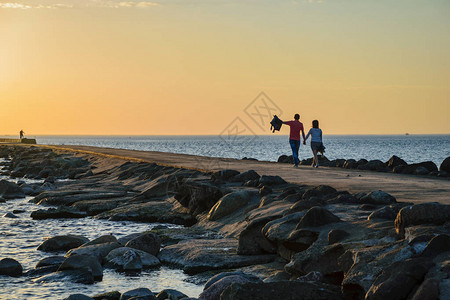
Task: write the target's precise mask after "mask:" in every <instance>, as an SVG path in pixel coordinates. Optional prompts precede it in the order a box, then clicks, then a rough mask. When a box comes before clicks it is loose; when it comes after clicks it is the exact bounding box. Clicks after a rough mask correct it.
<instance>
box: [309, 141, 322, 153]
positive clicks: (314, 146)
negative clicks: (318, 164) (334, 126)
mask: <svg viewBox="0 0 450 300" xmlns="http://www.w3.org/2000/svg"><path fill="white" fill-rule="evenodd" d="M320 145H322V143H321V142H311V149H312V150H313V151H318V150H319V148H320Z"/></svg>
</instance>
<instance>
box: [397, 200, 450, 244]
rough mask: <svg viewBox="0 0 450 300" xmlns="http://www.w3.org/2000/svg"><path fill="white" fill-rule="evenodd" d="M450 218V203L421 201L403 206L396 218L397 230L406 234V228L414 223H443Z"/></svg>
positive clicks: (401, 234)
mask: <svg viewBox="0 0 450 300" xmlns="http://www.w3.org/2000/svg"><path fill="white" fill-rule="evenodd" d="M449 220H450V205H444V204H440V203H436V202H431V203H421V204H416V205H411V206H407V207H404V208H402V209H401V210H400V211H399V212H398V214H397V217H396V219H395V230H396V232H397V234H398V235H399V236H400V237H404V236H405V228H406V227H409V226H413V225H421V224H433V225H442V224H444V223H445V222H448V221H449Z"/></svg>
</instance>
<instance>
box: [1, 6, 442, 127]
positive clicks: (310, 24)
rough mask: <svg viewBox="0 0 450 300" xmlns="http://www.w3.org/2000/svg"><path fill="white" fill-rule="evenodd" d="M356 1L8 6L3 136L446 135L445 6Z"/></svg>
mask: <svg viewBox="0 0 450 300" xmlns="http://www.w3.org/2000/svg"><path fill="white" fill-rule="evenodd" d="M355 2H356V1H350V0H348V1H331V0H323V1H312V0H310V1H269V0H262V1H253V0H244V1H221V0H211V1H204V0H199V1H193V0H186V1H156V2H149V1H125V2H124V1H114V0H97V1H92V0H77V1H74V0H60V1H57V0H27V1H25V0H21V1H19V0H7V1H3V0H0V120H1V122H0V134H17V132H18V131H19V130H20V129H23V130H24V131H25V132H26V133H27V134H29V135H39V134H126V135H130V134H138V135H152V134H220V133H221V132H222V131H223V130H224V129H226V128H227V126H228V125H229V124H230V123H231V122H232V121H233V120H235V118H236V117H239V118H240V120H241V121H242V122H243V124H246V126H247V127H248V128H249V129H250V130H251V131H254V132H255V133H258V134H263V133H267V134H268V133H269V131H268V128H269V126H267V128H265V127H264V126H263V128H260V127H259V126H258V125H257V124H256V123H254V121H253V120H252V119H251V118H250V117H249V116H248V115H247V114H246V113H245V111H244V110H245V108H246V107H247V106H248V105H249V104H250V103H251V102H252V101H253V100H254V99H255V97H257V96H258V95H259V94H260V92H265V93H266V94H267V95H268V96H269V97H270V98H271V99H272V100H273V102H274V103H275V104H276V106H278V107H279V109H280V110H281V111H282V114H281V117H282V119H291V118H292V116H293V114H294V113H297V112H298V113H300V114H301V116H302V121H303V122H304V123H305V124H306V127H309V126H310V123H311V120H313V119H319V120H320V123H321V127H322V129H323V130H324V132H325V133H328V134H403V133H405V132H409V133H412V134H427V133H430V134H431V133H445V134H450V121H449V117H448V115H449V112H450V98H449V96H450V55H448V53H450V34H449V32H450V2H449V1H439V0H436V1H419V0H410V1H406V0H404V1H403V0H399V1H383V0H382V1H376V3H375V2H374V1H357V3H355ZM273 112H275V113H277V111H271V112H270V113H273ZM263 121H264V122H266V123H267V122H268V121H270V117H269V114H268V115H267V116H265V119H264V120H263ZM283 133H287V131H283Z"/></svg>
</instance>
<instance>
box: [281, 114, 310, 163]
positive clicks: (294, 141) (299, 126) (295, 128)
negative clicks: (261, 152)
mask: <svg viewBox="0 0 450 300" xmlns="http://www.w3.org/2000/svg"><path fill="white" fill-rule="evenodd" d="M299 120H300V115H299V114H295V116H294V120H293V121H287V122H283V124H286V125H289V127H290V128H291V131H290V134H289V144H290V145H291V149H292V156H293V157H294V167H298V164H299V163H300V160H299V158H298V149H299V148H300V131H301V132H302V136H303V144H305V143H306V142H305V141H306V140H305V131H304V129H303V123H302V122H300V121H299Z"/></svg>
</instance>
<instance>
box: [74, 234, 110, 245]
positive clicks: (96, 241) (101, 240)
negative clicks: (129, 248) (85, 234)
mask: <svg viewBox="0 0 450 300" xmlns="http://www.w3.org/2000/svg"><path fill="white" fill-rule="evenodd" d="M114 242H117V238H116V237H115V236H113V235H110V234H108V235H102V236H101V237H98V238H96V239H93V240H92V241H89V242H87V243H85V244H83V245H81V247H86V246H90V245H98V244H104V243H114Z"/></svg>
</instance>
